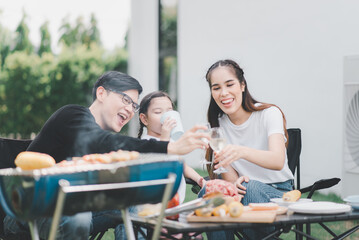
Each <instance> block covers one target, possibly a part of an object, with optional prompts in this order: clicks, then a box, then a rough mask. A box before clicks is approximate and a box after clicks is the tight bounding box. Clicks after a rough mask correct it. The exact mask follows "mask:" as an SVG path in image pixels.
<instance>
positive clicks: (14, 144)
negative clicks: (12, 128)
mask: <svg viewBox="0 0 359 240" xmlns="http://www.w3.org/2000/svg"><path fill="white" fill-rule="evenodd" d="M30 143H31V140H29V139H27V140H17V139H9V138H0V168H14V167H15V163H14V160H15V158H16V156H17V155H18V154H19V153H20V152H23V151H25V150H26V149H27V147H28V146H29V145H30ZM5 215H6V214H5V212H4V210H3V208H2V206H1V207H0V237H1V236H4V218H5Z"/></svg>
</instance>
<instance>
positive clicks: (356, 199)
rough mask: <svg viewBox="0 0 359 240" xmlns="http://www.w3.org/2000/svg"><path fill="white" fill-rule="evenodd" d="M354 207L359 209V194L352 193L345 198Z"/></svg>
mask: <svg viewBox="0 0 359 240" xmlns="http://www.w3.org/2000/svg"><path fill="white" fill-rule="evenodd" d="M343 200H344V201H345V202H347V204H349V205H350V206H351V207H352V208H353V209H355V210H359V195H351V196H348V197H346V198H344V199H343Z"/></svg>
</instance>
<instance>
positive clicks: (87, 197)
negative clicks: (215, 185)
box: [0, 154, 183, 222]
mask: <svg viewBox="0 0 359 240" xmlns="http://www.w3.org/2000/svg"><path fill="white" fill-rule="evenodd" d="M170 173H174V174H175V175H177V176H178V177H176V180H175V182H174V185H173V189H172V192H171V194H170V196H171V197H172V196H173V195H174V194H175V193H176V192H177V190H178V187H179V184H180V181H181V177H179V176H181V175H182V173H183V160H181V159H179V157H178V156H176V155H167V154H140V156H139V158H138V159H136V160H131V161H123V162H116V163H110V164H88V165H79V166H73V167H52V168H47V169H39V170H32V171H23V170H21V169H19V168H16V169H10V168H9V169H2V170H0V202H1V205H2V206H3V208H4V210H5V212H6V213H7V214H8V215H10V216H12V217H14V218H16V219H20V220H25V221H28V222H33V221H34V220H36V219H37V218H39V217H52V216H53V215H54V210H55V207H56V203H57V198H58V193H59V190H60V185H59V181H63V180H65V181H67V184H68V185H70V186H79V187H80V186H87V187H88V186H90V187H91V185H93V186H94V188H93V189H92V190H88V188H86V189H87V190H84V191H77V190H76V191H71V192H69V193H67V194H66V197H65V204H63V207H62V209H61V210H62V214H63V215H73V214H75V213H79V212H84V211H101V210H109V209H125V208H126V207H129V206H133V205H138V204H144V203H158V202H161V201H162V196H163V194H164V191H165V187H166V184H146V182H151V181H152V180H159V179H167V178H168V176H169V174H170ZM132 182H133V183H137V182H139V183H140V182H142V184H140V185H138V186H136V185H127V186H129V187H126V188H118V189H112V188H111V187H109V188H107V187H106V186H111V184H112V185H113V184H114V183H132ZM131 186H132V187H131ZM106 188H107V189H106Z"/></svg>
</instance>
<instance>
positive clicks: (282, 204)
mask: <svg viewBox="0 0 359 240" xmlns="http://www.w3.org/2000/svg"><path fill="white" fill-rule="evenodd" d="M270 201H271V202H274V203H277V204H278V205H279V206H284V207H288V206H290V205H292V204H295V203H307V202H313V200H312V199H309V198H300V199H299V200H298V201H296V202H287V201H283V198H271V200H270Z"/></svg>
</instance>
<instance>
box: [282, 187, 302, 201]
mask: <svg viewBox="0 0 359 240" xmlns="http://www.w3.org/2000/svg"><path fill="white" fill-rule="evenodd" d="M301 195H302V193H301V192H300V191H299V190H292V191H289V192H286V193H284V194H283V201H285V202H296V201H298V199H299V198H300V196H301Z"/></svg>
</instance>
